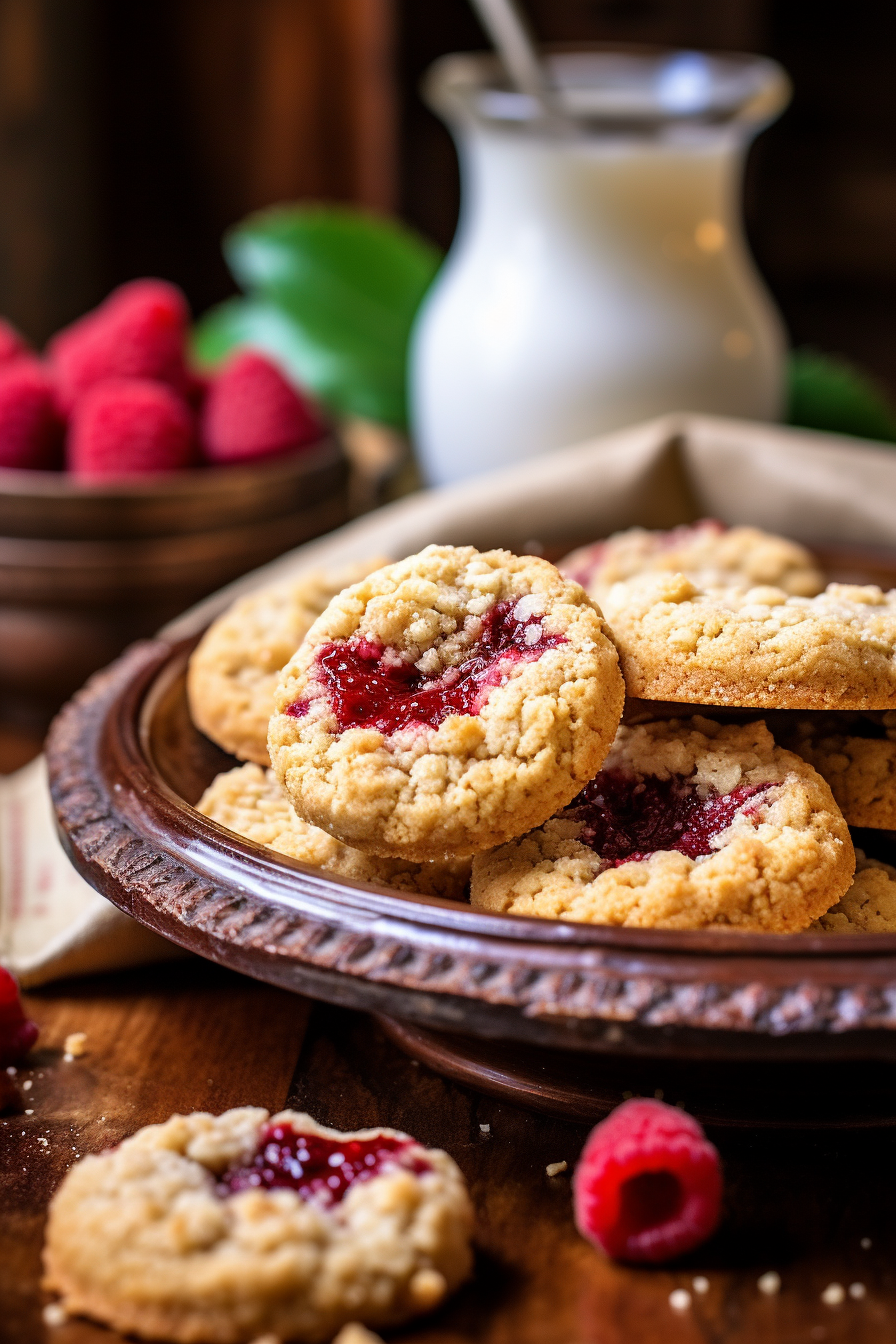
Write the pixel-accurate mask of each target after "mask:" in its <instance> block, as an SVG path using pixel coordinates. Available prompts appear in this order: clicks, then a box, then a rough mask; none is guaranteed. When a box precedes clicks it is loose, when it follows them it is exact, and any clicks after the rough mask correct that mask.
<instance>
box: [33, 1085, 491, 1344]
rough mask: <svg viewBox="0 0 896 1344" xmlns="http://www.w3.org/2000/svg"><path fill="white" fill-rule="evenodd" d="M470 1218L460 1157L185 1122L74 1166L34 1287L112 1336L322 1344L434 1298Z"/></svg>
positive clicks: (214, 1120)
mask: <svg viewBox="0 0 896 1344" xmlns="http://www.w3.org/2000/svg"><path fill="white" fill-rule="evenodd" d="M472 1222H473V1217H472V1210H471V1206H470V1201H469V1198H468V1195H467V1192H466V1187H465V1184H464V1179H463V1177H462V1175H461V1173H460V1171H459V1170H458V1168H457V1166H456V1165H455V1163H454V1162H453V1161H452V1159H451V1158H450V1157H449V1156H448V1154H447V1153H444V1152H442V1151H440V1150H439V1149H432V1148H424V1147H423V1146H422V1145H421V1144H419V1143H417V1142H416V1140H414V1139H412V1138H411V1137H410V1136H409V1135H407V1134H402V1133H399V1132H398V1131H396V1130H392V1129H369V1130H360V1131H358V1132H356V1133H347V1134H343V1133H340V1132H339V1131H337V1130H333V1129H326V1128H324V1126H322V1125H318V1124H317V1123H316V1122H315V1121H314V1120H312V1118H311V1116H309V1115H304V1114H300V1113H297V1112H295V1111H281V1112H280V1113H279V1114H278V1115H275V1116H270V1115H269V1114H268V1112H267V1111H266V1110H262V1109H261V1108H258V1107H250V1106H243V1107H240V1108H238V1109H235V1110H231V1111H225V1112H224V1114H223V1115H218V1116H215V1115H209V1114H206V1113H205V1112H194V1113H193V1114H191V1115H174V1116H172V1117H171V1118H170V1119H169V1120H167V1121H165V1122H164V1124H159V1125H148V1126H147V1127H146V1128H145V1129H141V1130H138V1131H137V1133H136V1134H134V1135H132V1136H131V1137H130V1138H128V1139H125V1140H124V1142H123V1143H120V1144H119V1145H118V1146H117V1147H116V1148H113V1149H110V1150H107V1151H106V1152H103V1153H99V1154H97V1155H95V1156H94V1155H91V1156H88V1157H84V1158H82V1159H81V1160H80V1161H79V1162H76V1163H75V1165H74V1166H73V1167H72V1168H71V1170H70V1171H69V1172H68V1173H67V1175H66V1177H65V1179H64V1180H63V1182H62V1184H61V1186H60V1187H59V1189H58V1190H57V1192H56V1194H55V1195H54V1197H53V1200H52V1203H51V1205H50V1211H49V1219H48V1222H47V1231H46V1242H45V1247H44V1268H45V1280H44V1283H45V1287H47V1288H48V1289H49V1290H50V1291H51V1292H55V1293H58V1294H59V1295H60V1296H61V1298H62V1305H63V1307H64V1308H65V1310H66V1311H67V1312H68V1313H70V1314H71V1315H85V1316H90V1317H93V1318H94V1319H96V1320H99V1321H102V1322H104V1323H105V1324H106V1325H110V1326H112V1327H113V1328H114V1329H116V1330H119V1331H121V1332H122V1333H123V1334H136V1335H140V1336H141V1337H143V1338H146V1339H156V1340H161V1339H165V1340H172V1341H175V1344H196V1341H198V1340H215V1341H217V1344H249V1341H252V1340H257V1339H259V1338H260V1337H262V1336H264V1337H267V1336H268V1335H273V1336H274V1337H275V1338H277V1339H284V1340H287V1339H289V1340H295V1341H298V1342H299V1344H323V1341H326V1340H330V1339H332V1337H333V1336H334V1334H335V1333H336V1332H337V1330H339V1328H340V1327H341V1326H343V1325H344V1324H346V1323H347V1322H349V1321H361V1322H364V1323H365V1324H367V1325H372V1326H375V1327H383V1326H391V1325H398V1324H400V1323H401V1322H402V1321H405V1320H408V1319H409V1318H410V1317H412V1316H416V1315H419V1314H420V1313H421V1312H424V1311H429V1310H431V1309H432V1308H433V1307H435V1306H436V1305H438V1303H439V1302H441V1301H442V1300H443V1299H444V1297H445V1296H446V1295H447V1294H448V1293H450V1292H452V1291H453V1290H454V1289H455V1288H456V1287H457V1286H458V1285H459V1284H460V1283H462V1282H463V1280H464V1279H465V1278H466V1277H467V1276H468V1275H469V1273H470V1269H471V1265H472V1256H471V1253H470V1233H471V1229H472Z"/></svg>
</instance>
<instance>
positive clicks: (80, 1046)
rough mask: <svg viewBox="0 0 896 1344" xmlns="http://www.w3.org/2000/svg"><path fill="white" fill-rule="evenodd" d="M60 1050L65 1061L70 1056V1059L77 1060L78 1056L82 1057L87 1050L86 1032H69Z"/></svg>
mask: <svg viewBox="0 0 896 1344" xmlns="http://www.w3.org/2000/svg"><path fill="white" fill-rule="evenodd" d="M62 1048H63V1050H64V1051H65V1057H66V1059H68V1058H69V1056H71V1058H72V1059H77V1058H78V1057H79V1056H80V1055H83V1054H84V1052H85V1050H86V1049H87V1032H86V1031H72V1032H69V1034H68V1036H66V1038H65V1043H64V1044H63V1047H62Z"/></svg>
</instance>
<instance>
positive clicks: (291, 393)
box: [200, 350, 323, 462]
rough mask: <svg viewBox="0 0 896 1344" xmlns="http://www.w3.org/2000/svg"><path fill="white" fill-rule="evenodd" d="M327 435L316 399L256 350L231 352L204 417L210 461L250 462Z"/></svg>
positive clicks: (204, 445) (202, 428)
mask: <svg viewBox="0 0 896 1344" xmlns="http://www.w3.org/2000/svg"><path fill="white" fill-rule="evenodd" d="M322 433H323V423H322V421H321V419H320V417H319V416H318V414H317V411H316V410H315V408H314V407H313V406H312V404H311V402H310V401H308V400H307V399H306V398H305V397H303V396H302V394H301V393H300V392H298V391H297V390H296V389H295V388H294V387H293V385H292V383H290V382H288V381H287V379H286V378H284V376H283V374H282V373H281V372H280V370H279V369H278V368H277V365H276V364H274V363H273V362H272V361H271V360H270V359H268V358H267V356H266V355H262V354H259V352H258V351H257V350H239V351H237V353H236V354H235V355H233V356H231V358H230V359H229V360H228V361H227V363H226V364H225V365H224V367H223V369H222V370H221V372H220V373H219V374H218V376H217V378H216V379H215V380H214V382H213V383H212V385H211V387H210V389H209V392H208V395H207V397H206V399H205V405H204V407H203V410H202V416H201V421H200V438H201V442H202V448H203V451H204V453H205V456H206V457H207V458H208V460H209V461H210V462H245V461H249V460H251V459H252V458H256V457H268V456H270V455H271V454H273V453H283V452H286V451H288V450H289V449H291V448H304V447H306V446H307V445H308V444H311V443H314V442H315V441H316V440H317V439H319V438H320V437H321V434H322Z"/></svg>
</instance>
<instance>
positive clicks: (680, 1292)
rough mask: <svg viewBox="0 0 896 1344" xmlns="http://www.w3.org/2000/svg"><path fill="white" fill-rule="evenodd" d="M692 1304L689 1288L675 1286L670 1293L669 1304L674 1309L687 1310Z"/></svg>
mask: <svg viewBox="0 0 896 1344" xmlns="http://www.w3.org/2000/svg"><path fill="white" fill-rule="evenodd" d="M690 1305H691V1295H690V1293H689V1292H688V1290H687V1288H675V1289H673V1291H672V1292H671V1293H670V1294H669V1306H670V1307H671V1308H672V1310H673V1311H687V1309H688V1307H689V1306H690Z"/></svg>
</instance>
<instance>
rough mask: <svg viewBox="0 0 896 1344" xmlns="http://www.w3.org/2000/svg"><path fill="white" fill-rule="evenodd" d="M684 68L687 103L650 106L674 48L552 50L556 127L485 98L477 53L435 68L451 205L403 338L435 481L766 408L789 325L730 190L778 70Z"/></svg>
mask: <svg viewBox="0 0 896 1344" xmlns="http://www.w3.org/2000/svg"><path fill="white" fill-rule="evenodd" d="M686 59H688V60H690V61H691V62H692V68H694V67H693V62H694V61H698V62H701V63H702V64H701V65H699V66H697V67H696V68H697V69H698V70H703V72H704V80H703V84H702V86H701V88H700V89H698V91H697V95H695V94H694V93H693V92H692V94H691V97H692V100H693V98H694V97H697V96H698V95H699V97H698V101H699V107H698V109H697V111H696V112H694V111H691V112H690V113H689V112H688V110H687V109H685V110H684V111H682V110H681V109H680V108H679V109H675V108H673V109H671V110H670V109H669V108H668V107H665V108H663V107H658V106H657V98H658V94H657V88H658V87H659V89H660V93H661V91H662V79H663V77H664V71H665V72H668V71H669V70H670V69H671V70H673V71H674V70H675V69H676V66H675V64H674V62H675V61H676V60H677V61H678V67H677V68H678V69H679V70H680V69H681V64H682V58H681V57H680V56H679V57H666V58H658V57H650V58H633V57H630V56H628V57H623V58H618V57H611V56H607V55H600V56H590V57H585V56H582V55H576V56H569V57H559V58H555V60H554V72H555V78H557V82H558V85H559V86H560V88H561V90H562V91H563V92H564V95H565V100H564V105H565V106H566V107H567V108H568V109H569V110H570V114H571V118H572V119H573V124H572V126H571V128H570V129H569V130H560V131H557V130H555V129H553V128H545V127H543V126H540V125H539V124H538V121H537V117H535V118H534V119H533V116H534V109H532V107H531V105H530V104H529V101H528V100H527V99H525V98H522V97H521V96H520V95H514V94H510V93H502V92H501V91H500V90H493V89H490V86H489V74H490V72H491V74H492V76H493V75H494V69H493V66H492V64H491V62H490V60H489V58H487V57H479V58H468V57H465V58H456V57H454V58H447V59H446V61H444V62H442V63H440V65H439V67H437V69H436V71H435V73H434V75H433V76H432V77H431V81H430V87H429V94H430V99H431V101H432V102H433V104H434V105H435V106H437V107H438V108H439V110H440V111H442V112H443V114H444V115H445V116H446V117H447V118H448V120H449V121H450V123H451V125H452V129H453V130H454V132H455V135H456V137H457V140H458V146H459V153H460V161H461V177H462V207H461V219H460V224H459V227H458V232H457V236H456V238H455V241H454V244H453V245H452V248H451V251H450V253H449V255H448V258H447V260H446V262H445V265H444V267H443V269H442V271H441V272H440V274H439V276H438V277H437V279H436V281H435V283H434V285H433V287H432V289H431V291H430V293H429V295H428V296H427V298H426V300H425V302H424V305H423V307H422V309H421V312H420V315H419V317H418V320H417V324H416V327H415V332H414V337H413V341H412V354H411V368H410V375H411V399H412V416H413V427H414V435H415V439H416V442H417V446H418V452H419V454H420V458H421V461H422V465H423V469H424V473H425V475H426V476H427V478H428V480H429V481H430V482H432V483H441V482H447V481H452V480H458V479H461V478H463V477H465V476H470V475H473V474H476V473H478V472H482V471H487V470H490V469H491V468H494V467H498V466H503V465H506V464H509V463H512V462H515V461H520V460H522V459H524V458H530V457H533V456H535V455H537V454H541V453H545V452H550V451H551V450H552V449H555V448H560V447H563V446H565V445H566V444H569V443H574V442H575V441H576V440H580V439H584V438H587V437H589V436H591V435H594V434H599V433H602V432H604V431H607V430H611V429H615V428H618V427H620V426H622V425H626V424H630V423H633V422H636V421H638V420H644V419H647V418H649V417H651V416H653V415H658V414H661V413H663V412H666V411H673V410H689V411H703V412H707V413H716V414H720V415H731V416H743V417H745V418H749V419H754V420H774V419H777V418H778V417H779V416H780V414H781V411H782V409H783V406H782V403H783V381H784V357H785V342H784V335H783V330H782V327H781V323H780V321H779V319H778V316H777V314H776V312H775V310H774V307H773V305H772V303H771V301H770V299H769V297H768V295H767V293H766V291H765V289H764V287H763V285H762V283H761V281H760V279H759V276H758V274H757V272H756V270H755V268H754V266H753V263H752V260H751V258H750V256H749V253H748V251H747V249H746V246H745V242H744V239H743V234H742V229H741V224H740V184H741V177H742V170H743V156H744V152H745V148H746V145H747V142H748V140H749V138H750V136H751V135H752V134H753V133H754V132H755V130H756V129H757V127H758V126H759V125H760V124H762V123H763V122H764V121H767V120H768V119H769V117H770V115H773V114H774V112H775V111H777V110H778V108H779V107H780V106H782V105H783V102H784V101H785V100H786V87H787V86H786V81H785V80H784V78H783V75H782V74H781V72H780V71H779V70H778V67H776V66H774V65H773V64H772V63H771V62H766V61H761V62H760V61H755V60H748V59H741V60H740V61H739V62H735V61H734V60H733V59H729V60H728V61H727V62H725V61H720V60H718V59H714V60H712V61H708V60H707V59H706V58H703V57H697V56H693V57H686ZM564 61H566V62H567V65H566V66H565V67H564V64H563V62H564ZM614 61H615V62H616V64H615V65H613V66H612V69H613V70H614V71H615V73H616V85H615V87H610V88H608V87H607V84H606V83H605V84H604V85H601V82H600V78H599V76H600V71H601V68H604V69H606V68H607V62H611V63H612V62H614ZM620 61H621V64H622V66H623V70H622V73H620V71H619V64H620ZM602 62H603V67H602V65H601V63H602ZM664 62H665V64H664ZM732 66H733V67H734V68H733V70H732V69H731V68H730V67H732ZM715 67H719V69H718V70H715ZM583 71H584V76H586V77H584V78H583ZM564 75H565V76H566V78H565V80H564V78H563V76H564ZM726 75H727V84H726V83H725V76H726ZM587 76H590V80H589V78H587ZM639 81H640V82H639ZM667 82H668V81H667ZM698 84H699V80H698ZM685 92H687V90H685ZM680 96H681V95H680V93H679V97H680ZM726 98H727V101H728V104H730V103H732V102H733V103H734V108H733V109H732V107H731V106H730V105H725V99H726ZM720 102H721V104H722V106H719V104H720ZM514 113H515V116H514ZM501 114H503V115H501Z"/></svg>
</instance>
